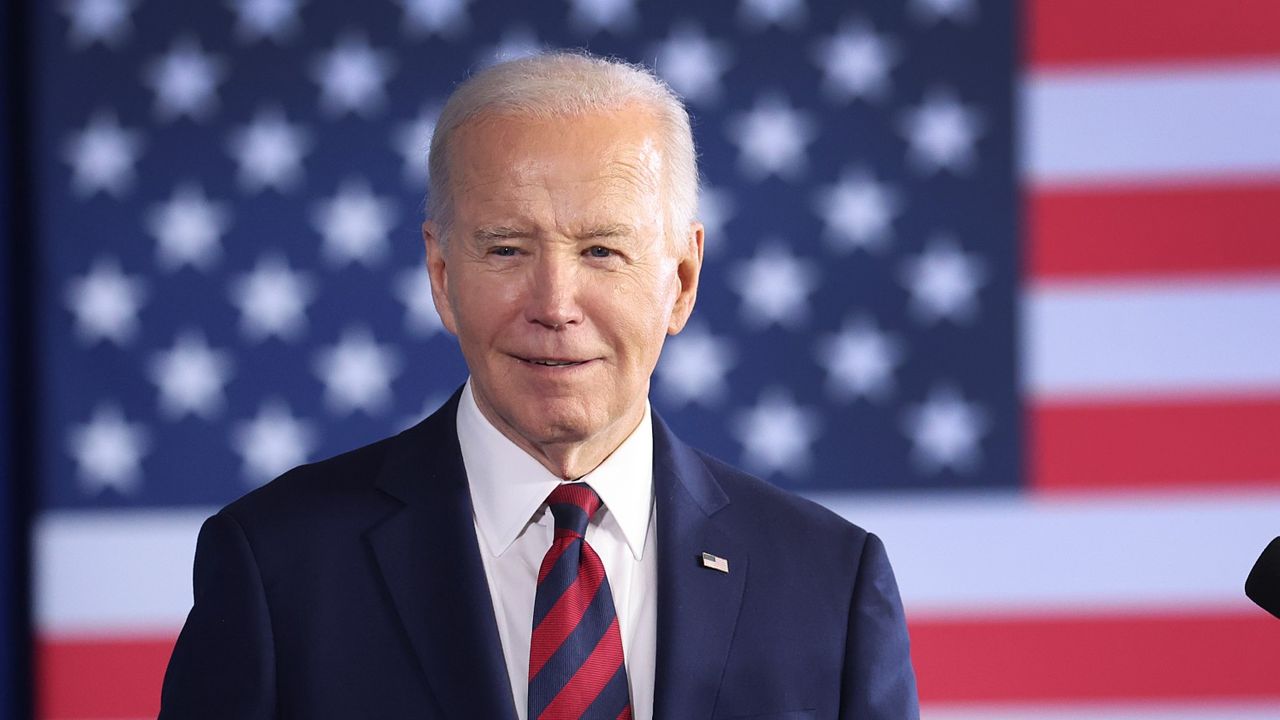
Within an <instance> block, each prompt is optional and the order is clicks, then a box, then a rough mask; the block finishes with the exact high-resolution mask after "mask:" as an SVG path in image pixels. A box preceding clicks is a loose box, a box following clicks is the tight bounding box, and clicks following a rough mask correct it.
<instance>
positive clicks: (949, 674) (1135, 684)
mask: <svg viewBox="0 0 1280 720" xmlns="http://www.w3.org/2000/svg"><path fill="white" fill-rule="evenodd" d="M910 630H911V655H912V661H913V663H914V664H915V668H916V673H917V676H918V678H919V683H920V697H921V700H923V701H925V702H966V701H1025V700H1038V701H1053V700H1100V701H1102V700H1153V699H1165V700H1191V699H1198V698H1214V699H1221V700H1227V699H1232V700H1245V699H1251V700H1260V699H1276V700H1277V701H1280V680H1278V679H1277V678H1278V677H1280V676H1278V675H1277V668H1280V622H1277V621H1276V619H1275V618H1273V617H1271V616H1269V615H1267V614H1266V613H1264V612H1262V611H1261V610H1258V611H1257V612H1256V613H1250V614H1247V615H1238V616H1236V615H1226V614H1224V615H1213V614H1199V615H1193V614H1187V615H1179V616H1161V617H1147V616H1118V615H1117V616H1110V617H1096V616H1080V617H1057V618H1052V617H1038V618H1031V619H1018V620H1003V619H983V620H972V619H971V620H957V619H935V620H915V621H912V622H911V623H910Z"/></svg>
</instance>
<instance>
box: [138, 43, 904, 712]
mask: <svg viewBox="0 0 1280 720" xmlns="http://www.w3.org/2000/svg"><path fill="white" fill-rule="evenodd" d="M430 167H431V183H432V185H431V188H430V193H429V207H428V212H429V216H430V218H431V219H430V220H429V221H428V222H426V223H425V224H424V226H423V235H424V238H425V242H426V250H427V266H428V271H429V273H430V276H431V287H432V294H433V296H434V300H435V304H436V307H437V309H438V310H439V313H440V317H441V320H442V321H443V323H444V325H445V327H446V328H448V329H449V331H450V332H452V333H453V334H455V335H456V336H457V337H458V341H459V344H460V346H461V350H462V354H463V356H464V358H465V359H466V362H467V367H468V369H469V370H470V374H471V376H470V379H469V380H468V382H467V384H466V385H465V386H464V387H463V388H461V389H460V390H459V391H458V393H456V394H455V395H454V397H453V398H452V399H451V400H450V401H449V402H448V403H446V404H445V405H444V407H442V408H441V409H440V410H439V411H437V412H436V413H435V414H433V415H432V416H431V417H429V418H427V419H426V420H425V421H423V422H422V423H421V424H419V425H418V426H416V427H414V428H412V429H410V430H407V431H405V432H403V433H401V434H400V435H398V436H396V437H393V438H389V439H387V440H383V441H381V442H379V443H376V444H374V445H371V446H368V447H365V448H361V449H359V450H355V451H353V452H350V453H347V454H345V455H341V456H338V457H336V458H333V459H330V460H326V461H324V462H320V463H316V464H314V465H308V466H304V467H300V468H297V469H295V470H293V471H291V472H289V473H287V474H285V475H284V476H282V477H280V478H278V479H277V480H275V481H273V482H272V483H270V484H268V485H266V486H264V487H263V488H261V489H259V490H257V491H255V492H253V493H250V494H249V495H248V496H246V497H245V498H243V499H241V500H239V501H237V502H235V503H232V504H231V505H230V506H228V507H227V508H226V509H224V510H223V511H221V512H220V513H218V514H217V515H215V516H214V517H212V518H210V519H209V520H208V521H207V522H206V523H205V526H204V528H203V529H202V530H201V534H200V540H199V544H198V548H197V551H196V570H195V605H194V607H193V608H192V611H191V614H190V616H189V618H188V620H187V624H186V627H185V628H184V629H183V631H182V635H181V637H180V638H179V640H178V644H177V647H176V648H175V649H174V652H173V657H172V659H171V661H170V664H169V670H168V673H167V675H166V677H165V683H164V693H163V699H162V704H163V709H162V711H161V717H163V718H276V717H279V718H344V719H345V718H503V719H513V718H519V719H520V720H525V719H526V718H570V717H571V718H578V717H590V718H597V717H599V718H609V719H610V720H612V719H614V718H631V717H635V718H640V719H643V720H648V719H649V718H664V719H671V720H688V719H692V718H713V717H714V718H747V717H750V718H754V719H756V720H764V719H768V718H775V719H779V720H781V719H783V718H786V719H789V720H798V719H800V718H883V719H886V720H888V719H890V718H891V719H893V720H901V719H903V718H914V717H917V715H918V711H917V701H916V690H915V679H914V675H913V672H912V669H911V664H910V658H909V653H908V643H907V633H906V627H905V623H904V620H903V615H902V608H901V602H900V600H899V598H898V592H897V588H896V586H895V583H894V579H893V574H892V571H891V569H890V567H889V563H888V560H887V558H886V556H885V552H884V548H883V546H882V545H881V543H880V541H879V540H878V539H877V538H876V537H875V536H874V535H869V534H867V533H866V532H864V531H863V530H861V529H859V528H857V527H854V526H853V525H850V524H848V523H846V522H845V521H843V520H842V519H840V518H838V517H837V516H835V515H834V514H832V513H830V512H828V511H826V510H824V509H822V508H820V507H818V506H816V505H814V504H812V503H809V502H807V501H804V500H801V499H798V498H796V497H793V496H791V495H788V494H786V493H784V492H782V491H780V490H777V489H775V488H774V487H772V486H770V485H768V484H767V483H764V482H762V481H760V480H758V479H755V478H752V477H750V476H747V475H745V474H743V473H741V472H739V471H737V470H735V469H733V468H731V467H729V466H727V465H724V464H722V463H720V462H718V461H716V460H714V459H711V458H709V457H707V456H705V455H702V454H700V453H698V452H697V451H695V450H693V449H691V448H689V447H688V446H686V445H684V444H682V443H681V442H680V441H679V440H678V439H676V438H675V437H674V436H673V435H672V433H671V431H670V430H669V429H667V427H666V426H665V425H664V424H663V423H662V421H661V420H660V419H659V418H658V417H657V416H655V415H653V414H652V413H651V412H650V410H649V405H648V401H647V394H648V389H649V377H650V374H651V373H652V371H653V369H654V366H655V365H656V363H657V361H658V355H659V352H660V350H661V348H662V343H663V340H664V338H665V336H666V335H668V334H675V333H678V332H680V330H681V329H682V328H683V327H684V324H685V321H686V320H687V319H688V317H689V314H690V312H692V310H693V306H694V300H695V297H696V294H697V288H698V275H699V270H700V268H701V264H702V248H703V228H702V226H701V225H700V224H699V223H697V222H696V221H695V220H694V219H693V218H694V213H695V211H696V202H697V197H696V196H697V170H696V165H695V160H694V151H693V141H692V136H691V134H690V130H689V119H688V116H687V114H686V113H685V110H684V108H683V106H682V105H681V104H680V102H679V100H678V99H676V98H675V97H674V95H672V94H671V92H670V91H669V90H668V89H667V88H666V87H665V86H664V85H663V84H662V83H661V82H660V81H658V80H656V79H655V78H653V77H652V76H651V75H650V74H648V73H647V72H645V71H643V70H639V69H636V68H632V67H629V66H626V65H623V64H620V63H614V62H609V61H605V60H601V59H598V58H593V57H589V56H584V55H572V54H551V55H543V56H538V57H534V58H529V59H525V60H518V61H514V62H510V63H506V64H502V65H499V66H496V67H494V68H490V69H489V70H486V71H484V72H482V73H480V74H478V75H476V76H475V77H473V78H472V79H470V80H468V81H467V82H466V83H464V84H462V85H461V86H460V87H459V88H458V89H457V90H456V91H455V92H454V94H453V95H452V97H451V98H450V100H449V102H448V103H447V104H446V106H445V108H444V110H443V112H442V113H441V116H440V120H439V122H438V124H437V129H436V134H435V137H434V139H433V141H432V147H431V154H430Z"/></svg>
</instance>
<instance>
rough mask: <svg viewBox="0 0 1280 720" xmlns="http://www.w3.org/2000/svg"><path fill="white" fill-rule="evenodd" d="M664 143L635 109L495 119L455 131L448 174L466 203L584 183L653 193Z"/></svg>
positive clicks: (651, 120) (650, 122)
mask: <svg viewBox="0 0 1280 720" xmlns="http://www.w3.org/2000/svg"><path fill="white" fill-rule="evenodd" d="M659 137H660V134H659V127H658V122H657V119H656V118H655V117H654V116H653V115H652V113H650V112H647V111H645V110H643V109H636V108H623V109H620V110H617V111H613V112H601V113H591V114H584V115H571V116H557V117H550V118H534V117H528V116H520V115H506V114H499V115H492V114H491V115H485V116H481V117H479V118H476V119H473V120H471V121H469V122H468V123H467V124H466V125H464V126H463V127H462V128H460V129H459V130H458V132H457V134H456V135H455V142H454V143H453V147H452V151H453V152H452V157H451V160H452V163H451V170H452V171H453V174H454V180H455V183H456V184H455V187H456V188H457V189H458V190H460V191H461V192H462V193H463V196H464V197H465V196H466V194H467V193H469V192H475V191H478V190H483V189H484V188H486V187H492V186H495V185H499V186H507V187H542V188H552V187H557V189H567V188H569V187H571V186H573V185H575V184H580V183H592V184H601V183H602V184H604V185H605V186H617V188H618V189H619V190H625V189H627V188H631V189H634V190H636V191H641V192H647V193H654V192H656V191H657V190H658V188H659V187H660V185H661V179H662V175H663V171H664V168H663V163H664V157H663V153H662V150H661V144H660V142H659ZM597 189H599V188H597Z"/></svg>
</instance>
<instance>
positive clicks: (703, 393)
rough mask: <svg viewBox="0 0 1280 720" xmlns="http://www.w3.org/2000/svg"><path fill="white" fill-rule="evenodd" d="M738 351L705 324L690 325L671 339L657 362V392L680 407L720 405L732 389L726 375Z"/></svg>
mask: <svg viewBox="0 0 1280 720" xmlns="http://www.w3.org/2000/svg"><path fill="white" fill-rule="evenodd" d="M734 360H735V353H734V351H733V348H732V347H730V343H729V339H728V338H726V337H716V336H715V335H712V334H711V333H710V332H708V331H707V329H706V328H705V327H704V326H702V325H689V326H688V327H686V328H685V329H684V331H683V332H681V333H680V334H679V335H676V336H674V337H671V338H668V339H667V342H666V344H665V345H664V346H663V348H662V360H661V362H659V363H658V368H657V375H658V391H659V392H661V393H662V395H663V397H665V398H666V399H667V400H669V401H670V402H672V403H673V404H675V405H676V406H677V407H682V406H684V405H688V404H689V403H694V402H696V403H700V404H701V405H703V406H705V407H712V406H713V405H717V404H719V401H721V400H723V399H724V398H725V397H726V396H727V395H728V391H729V386H728V384H727V383H726V382H725V379H724V376H725V374H726V373H728V372H729V368H731V367H733V365H734Z"/></svg>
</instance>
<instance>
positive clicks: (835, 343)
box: [818, 316, 902, 400]
mask: <svg viewBox="0 0 1280 720" xmlns="http://www.w3.org/2000/svg"><path fill="white" fill-rule="evenodd" d="M901 359H902V343H900V342H899V341H898V340H897V339H896V338H893V337H890V336H889V335H887V334H886V333H884V332H883V331H882V330H880V328H878V327H877V326H876V323H875V321H874V320H872V319H871V318H870V317H867V316H860V317H857V318H855V319H851V320H849V321H847V322H845V324H844V328H843V329H841V331H840V332H839V334H836V335H832V336H830V337H827V338H825V339H823V340H822V341H821V342H819V343H818V362H819V363H820V364H821V365H822V366H823V367H824V368H825V369H826V371H827V392H828V393H829V394H830V395H831V396H833V397H836V398H840V399H844V400H849V399H854V398H870V399H873V400H883V399H885V398H886V397H888V395H889V393H890V392H892V390H893V371H894V368H895V367H897V365H898V363H899V362H900V361H901Z"/></svg>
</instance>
